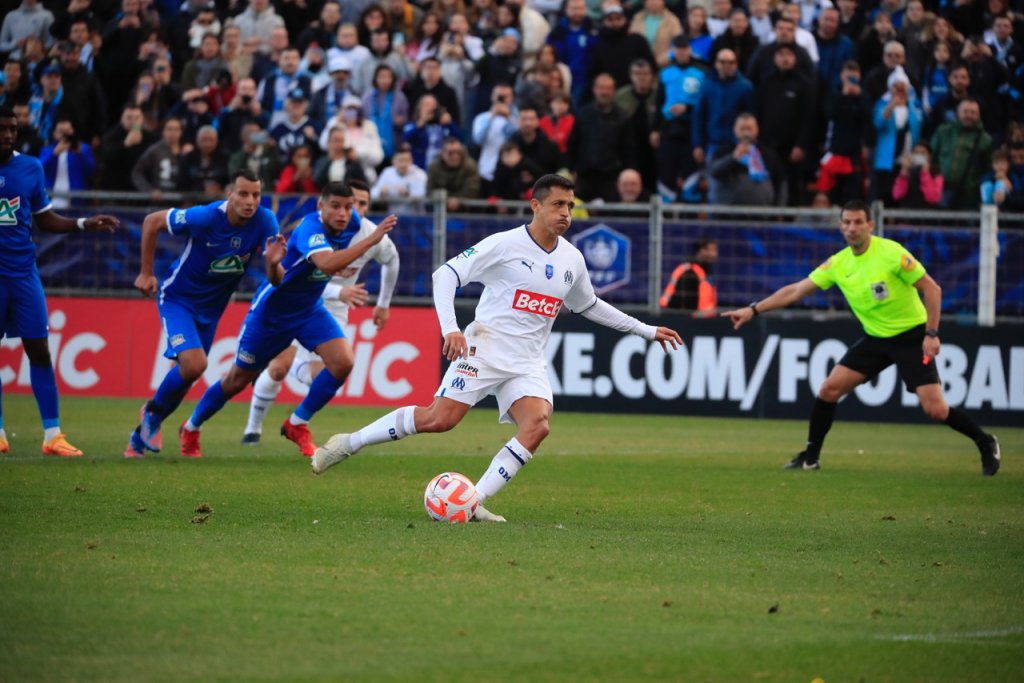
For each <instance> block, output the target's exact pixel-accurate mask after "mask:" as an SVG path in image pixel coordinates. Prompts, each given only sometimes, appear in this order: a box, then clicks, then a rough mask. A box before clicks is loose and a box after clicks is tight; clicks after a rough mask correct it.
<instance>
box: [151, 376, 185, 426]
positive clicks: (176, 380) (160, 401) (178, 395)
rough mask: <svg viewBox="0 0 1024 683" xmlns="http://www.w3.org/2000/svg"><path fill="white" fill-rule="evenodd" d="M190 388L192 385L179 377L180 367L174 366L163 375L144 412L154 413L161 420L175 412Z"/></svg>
mask: <svg viewBox="0 0 1024 683" xmlns="http://www.w3.org/2000/svg"><path fill="white" fill-rule="evenodd" d="M190 388H192V383H191V382H186V381H185V380H184V378H182V376H181V366H180V365H175V366H174V367H173V368H171V369H170V370H168V371H167V374H166V375H164V378H163V380H162V381H161V382H160V386H159V387H157V390H156V393H155V394H154V395H153V399H152V400H151V401H150V402H149V405H148V406H146V410H149V411H152V412H154V413H156V414H157V415H159V416H160V418H161V419H163V418H165V417H167V416H168V415H170V414H171V413H173V412H174V411H175V410H177V408H178V406H180V405H181V402H182V401H183V400H185V394H187V393H188V390H189V389H190Z"/></svg>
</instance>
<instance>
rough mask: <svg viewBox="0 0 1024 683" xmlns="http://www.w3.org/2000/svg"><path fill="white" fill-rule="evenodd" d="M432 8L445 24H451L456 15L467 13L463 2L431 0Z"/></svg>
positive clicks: (460, 0) (457, 0)
mask: <svg viewBox="0 0 1024 683" xmlns="http://www.w3.org/2000/svg"><path fill="white" fill-rule="evenodd" d="M430 8H431V9H432V10H433V11H434V12H437V13H438V14H439V15H440V17H441V19H442V21H443V22H444V23H451V19H452V17H454V16H455V15H456V14H465V13H466V3H465V2H464V1H463V0H431V2H430Z"/></svg>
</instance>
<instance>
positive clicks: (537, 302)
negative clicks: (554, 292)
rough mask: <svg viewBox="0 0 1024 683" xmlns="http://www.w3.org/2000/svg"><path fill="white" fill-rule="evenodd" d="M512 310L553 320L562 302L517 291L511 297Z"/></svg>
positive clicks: (534, 293)
mask: <svg viewBox="0 0 1024 683" xmlns="http://www.w3.org/2000/svg"><path fill="white" fill-rule="evenodd" d="M512 308H513V309H515V310H517V311H525V312H527V313H534V314H536V315H542V316H544V317H545V318H554V317H556V316H557V315H558V312H559V311H560V310H562V300H561V299H557V298H555V297H553V296H546V295H544V294H537V293H536V292H528V291H526V290H524V289H517V290H516V293H515V295H514V296H513V297H512Z"/></svg>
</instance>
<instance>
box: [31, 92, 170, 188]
mask: <svg viewBox="0 0 1024 683" xmlns="http://www.w3.org/2000/svg"><path fill="white" fill-rule="evenodd" d="M26 109H27V107H26ZM15 113H17V110H15ZM142 122H143V121H142V110H141V109H139V107H138V106H137V105H135V104H133V103H130V102H129V103H128V104H126V105H125V106H124V109H123V110H122V112H121V119H120V121H119V122H118V124H117V125H116V126H114V127H113V128H111V129H110V130H108V131H107V132H106V134H104V136H103V144H102V145H101V146H100V148H99V152H100V189H102V190H112V191H122V192H134V191H135V189H136V188H135V184H134V183H133V182H132V169H134V168H135V165H136V163H137V162H138V161H139V158H140V157H142V154H143V153H144V152H145V151H146V150H147V149H149V147H150V146H151V145H152V144H154V143H155V142H156V141H157V140H158V139H159V138H158V137H157V136H156V134H154V133H151V132H149V131H148V130H146V129H145V128H143V126H142ZM179 125H180V124H179ZM19 129H20V126H19Z"/></svg>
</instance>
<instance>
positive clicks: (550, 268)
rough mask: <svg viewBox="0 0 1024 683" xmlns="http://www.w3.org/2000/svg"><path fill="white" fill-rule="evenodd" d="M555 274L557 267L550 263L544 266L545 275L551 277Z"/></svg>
mask: <svg viewBox="0 0 1024 683" xmlns="http://www.w3.org/2000/svg"><path fill="white" fill-rule="evenodd" d="M554 276H555V267H554V266H553V265H551V264H550V263H549V264H547V265H546V266H544V277H546V278H547V279H549V280H550V279H551V278H553V277H554Z"/></svg>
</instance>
